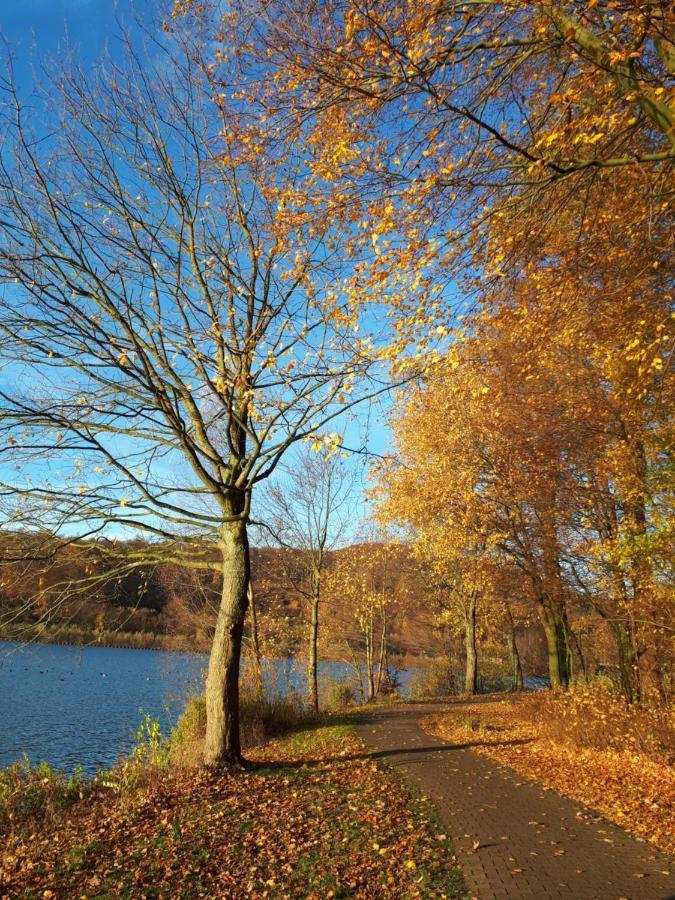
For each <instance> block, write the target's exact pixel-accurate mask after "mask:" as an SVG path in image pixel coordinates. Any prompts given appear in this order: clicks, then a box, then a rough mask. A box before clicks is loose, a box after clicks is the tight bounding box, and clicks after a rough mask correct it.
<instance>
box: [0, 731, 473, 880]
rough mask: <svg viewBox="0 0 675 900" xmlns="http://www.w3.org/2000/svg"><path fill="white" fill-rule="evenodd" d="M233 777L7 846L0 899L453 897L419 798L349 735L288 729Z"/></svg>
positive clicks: (179, 777) (438, 840) (164, 783)
mask: <svg viewBox="0 0 675 900" xmlns="http://www.w3.org/2000/svg"><path fill="white" fill-rule="evenodd" d="M250 758H251V759H252V760H253V761H254V762H255V764H256V767H255V768H253V769H252V770H250V771H245V772H236V773H227V772H220V773H212V772H205V771H201V770H194V769H193V770H186V771H179V772H176V773H166V772H161V773H158V774H157V776H156V777H155V778H152V779H150V783H149V784H147V785H146V787H145V788H144V789H143V790H139V791H137V792H136V793H133V794H130V795H128V796H124V797H122V796H119V795H111V794H109V793H108V794H106V793H104V792H102V793H98V794H97V793H95V794H93V795H89V796H88V797H87V798H86V799H85V800H84V801H81V802H80V803H77V804H76V805H75V806H73V807H71V808H70V809H69V810H67V811H65V812H63V814H62V817H61V818H60V819H59V820H56V821H52V822H50V823H48V824H47V823H43V824H42V826H41V827H40V828H39V829H38V828H36V829H35V830H33V831H32V832H31V829H30V828H29V829H24V831H23V833H19V834H13V835H10V836H9V839H8V840H7V842H6V845H5V846H4V847H2V848H1V849H0V896H2V897H12V898H14V897H26V898H29V897H42V898H60V897H87V898H89V897H92V898H93V897H99V898H103V897H134V898H136V897H168V896H171V897H202V896H209V897H227V898H236V897H249V896H251V897H270V898H277V897H316V898H319V897H321V898H332V897H336V898H337V897H355V898H366V897H368V898H377V897H383V898H386V897H396V898H408V897H409V898H414V897H430V898H431V897H438V898H442V897H460V896H464V893H463V889H462V879H461V875H460V873H459V869H458V866H457V863H456V860H455V858H454V856H453V854H452V849H451V847H450V844H449V840H448V838H447V837H446V836H445V835H444V834H443V833H442V831H441V829H440V827H439V826H438V825H437V824H436V823H435V821H434V819H433V815H432V813H431V811H430V809H429V808H428V803H427V802H426V801H425V799H424V798H421V797H419V796H415V795H414V794H413V793H412V792H411V789H409V788H408V787H407V786H406V785H405V784H404V783H403V782H402V781H400V780H399V779H398V776H396V775H395V774H394V773H392V772H390V771H389V770H387V769H386V768H378V767H377V766H376V765H375V764H374V763H373V762H372V761H371V760H370V759H369V758H368V756H367V752H366V750H365V748H364V745H363V744H362V743H361V742H360V741H359V740H358V739H357V738H356V737H355V736H354V733H353V731H352V730H351V729H349V728H348V727H345V726H342V725H326V726H322V727H319V728H313V729H308V730H305V731H302V732H298V733H296V734H294V735H291V736H290V737H285V738H284V739H282V740H279V741H277V742H275V743H271V744H268V745H267V746H265V747H263V748H259V749H257V750H255V751H252V752H251V754H250Z"/></svg>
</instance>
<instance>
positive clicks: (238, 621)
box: [204, 522, 251, 766]
mask: <svg viewBox="0 0 675 900" xmlns="http://www.w3.org/2000/svg"><path fill="white" fill-rule="evenodd" d="M221 552H222V557H223V589H222V595H221V600H220V608H219V610H218V619H217V622H216V630H215V634H214V636H213V645H212V647H211V655H210V657H209V669H208V675H207V678H206V738H205V740H204V762H205V764H206V765H207V766H220V765H233V764H238V763H241V761H242V755H241V739H240V735H239V665H240V658H241V642H242V637H243V632H244V617H245V615H246V607H247V605H248V585H249V581H250V576H251V569H250V559H249V546H248V535H247V533H246V523H245V522H228V523H227V524H226V525H224V526H223V529H222V532H221Z"/></svg>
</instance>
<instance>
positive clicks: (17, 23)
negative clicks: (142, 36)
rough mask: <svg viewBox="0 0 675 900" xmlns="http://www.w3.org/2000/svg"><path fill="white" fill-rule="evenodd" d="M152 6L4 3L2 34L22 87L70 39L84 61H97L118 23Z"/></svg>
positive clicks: (92, 0) (99, 1)
mask: <svg viewBox="0 0 675 900" xmlns="http://www.w3.org/2000/svg"><path fill="white" fill-rule="evenodd" d="M150 6H151V4H150V3H148V2H147V0H136V2H135V3H132V0H118V2H114V0H0V34H2V36H3V38H4V39H5V40H6V41H7V42H8V43H9V45H10V47H11V48H12V50H13V51H14V53H15V61H16V72H17V79H18V80H19V82H20V86H21V87H23V88H24V89H25V88H28V87H29V86H30V84H31V81H32V74H31V67H32V63H38V62H39V59H40V57H42V56H43V55H44V54H47V55H49V54H54V53H58V51H59V50H60V49H61V48H62V47H63V46H64V43H65V38H66V35H67V36H68V41H69V43H70V44H71V46H72V47H73V48H74V49H76V50H77V51H78V53H79V54H81V55H82V56H83V57H85V58H86V57H90V58H91V57H96V56H98V55H99V54H100V53H101V50H102V49H103V47H104V46H105V43H106V40H107V39H108V38H110V37H112V36H113V35H114V33H115V29H116V27H117V25H116V19H120V20H122V21H123V20H124V19H128V17H129V13H130V11H131V10H132V8H134V7H135V8H136V10H137V11H142V10H147V9H149V8H150Z"/></svg>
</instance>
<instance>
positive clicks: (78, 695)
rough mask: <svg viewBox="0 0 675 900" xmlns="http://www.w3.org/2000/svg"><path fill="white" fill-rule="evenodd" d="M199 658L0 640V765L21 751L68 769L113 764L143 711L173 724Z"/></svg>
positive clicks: (194, 687)
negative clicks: (21, 643)
mask: <svg viewBox="0 0 675 900" xmlns="http://www.w3.org/2000/svg"><path fill="white" fill-rule="evenodd" d="M205 663H206V658H205V657H204V656H202V655H197V654H190V653H167V652H162V651H156V650H124V649H116V648H112V647H69V646H57V645H56V644H32V645H29V646H22V645H20V644H9V643H6V642H1V641H0V766H5V765H8V764H9V763H11V762H13V761H14V760H16V759H20V758H21V756H22V754H24V753H25V754H26V755H27V756H28V758H29V759H30V761H31V762H32V763H38V762H40V761H42V760H47V762H49V763H51V764H52V765H53V766H56V767H58V768H61V769H65V770H68V771H71V770H72V769H74V768H75V766H78V765H81V766H82V767H83V768H84V769H85V771H87V772H95V771H96V770H97V769H100V768H106V767H108V766H111V765H112V764H113V763H115V762H116V761H117V760H118V759H119V757H120V755H121V754H123V753H125V752H126V751H128V750H129V748H130V747H131V746H132V744H133V742H134V739H135V734H136V731H137V729H138V726H139V724H140V722H141V720H142V718H143V716H144V715H145V713H149V714H150V715H151V716H153V718H159V719H160V721H161V722H162V725H163V727H167V726H169V725H170V724H171V723H172V722H175V720H176V717H177V715H178V714H179V713H180V710H181V708H182V706H183V704H184V703H185V700H186V698H187V697H188V696H189V695H190V694H192V693H195V692H196V691H198V690H199V689H200V687H201V685H202V670H203V668H204V666H205Z"/></svg>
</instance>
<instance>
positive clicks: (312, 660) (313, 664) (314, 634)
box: [307, 596, 319, 713]
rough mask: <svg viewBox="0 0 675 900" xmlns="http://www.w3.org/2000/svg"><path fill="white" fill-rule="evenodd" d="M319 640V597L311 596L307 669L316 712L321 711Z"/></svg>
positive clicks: (310, 699)
mask: <svg viewBox="0 0 675 900" xmlns="http://www.w3.org/2000/svg"><path fill="white" fill-rule="evenodd" d="M318 642H319V598H318V597H317V596H313V597H311V598H310V610H309V664H308V670H307V684H308V688H309V698H308V699H309V706H310V709H313V710H314V712H315V713H318V712H319V677H318V662H317V658H318V653H317V644H318Z"/></svg>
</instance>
